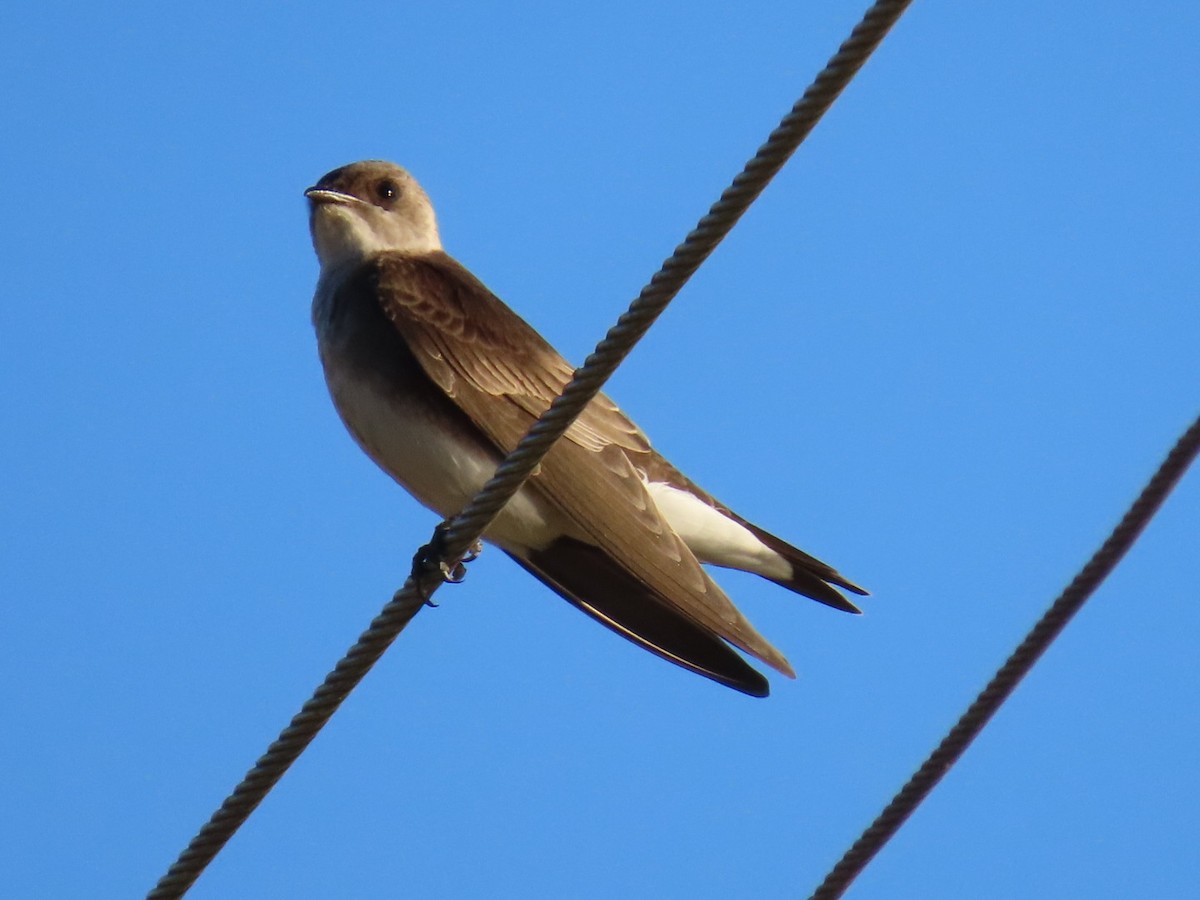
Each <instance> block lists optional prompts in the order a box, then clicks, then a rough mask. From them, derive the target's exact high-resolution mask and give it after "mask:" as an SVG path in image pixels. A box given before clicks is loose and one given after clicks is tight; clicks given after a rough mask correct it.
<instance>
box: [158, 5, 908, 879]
mask: <svg viewBox="0 0 1200 900" xmlns="http://www.w3.org/2000/svg"><path fill="white" fill-rule="evenodd" d="M911 2H912V0H878V2H876V3H875V4H874V5H873V6H872V7H871V8H870V9H869V10H868V11H867V12H866V14H865V15H864V16H863V18H862V20H861V21H860V22H859V23H858V24H857V25H856V26H855V28H854V30H853V31H852V32H851V34H850V37H849V38H847V40H846V41H845V42H844V43H843V44H842V45H841V47H840V48H839V49H838V51H837V53H835V54H834V55H833V56H832V57H831V58H830V60H829V62H828V63H827V64H826V65H825V67H824V69H822V70H821V72H820V73H819V74H818V75H817V77H816V79H815V80H814V81H813V83H812V84H811V85H810V86H809V88H808V89H807V90H806V91H805V92H804V95H803V96H802V97H801V98H800V99H799V100H798V101H796V103H795V105H794V106H793V107H792V109H791V111H790V112H789V113H788V114H787V115H786V116H784V118H783V119H782V121H781V122H780V123H779V125H778V126H777V127H776V128H775V130H774V131H772V132H771V134H770V136H769V137H768V139H767V141H766V143H765V144H763V146H762V147H760V148H759V150H758V152H757V153H756V154H755V155H754V157H753V158H752V159H751V160H750V161H749V162H748V163H747V164H746V166H745V168H744V169H743V170H742V171H741V172H740V173H739V174H738V175H737V177H736V178H734V180H733V183H732V184H731V185H730V186H729V187H728V188H726V189H725V191H724V192H723V193H722V194H721V197H720V199H719V200H717V202H716V203H714V204H713V205H712V207H711V208H710V209H709V211H708V213H707V214H706V215H705V216H704V217H703V218H702V219H701V220H700V221H699V223H698V224H697V225H696V227H695V228H694V229H693V230H692V231H691V232H690V233H689V234H688V236H687V237H686V238H685V239H684V241H683V243H682V244H680V245H679V246H678V247H676V248H675V251H674V253H673V254H672V255H671V256H670V257H669V258H668V259H667V260H666V261H665V262H664V263H663V265H662V268H660V269H659V271H658V272H656V273H655V274H654V276H653V277H652V278H651V279H650V282H649V284H647V285H646V287H644V288H643V289H642V291H641V293H640V294H639V295H638V297H637V299H635V300H634V301H633V303H632V304H631V305H630V307H629V309H628V310H627V311H626V312H625V313H624V314H622V315H621V317H620V318H619V319H618V320H617V324H616V325H614V326H613V327H612V328H611V329H610V330H609V331H608V333H607V335H606V336H605V337H604V339H603V340H602V341H601V342H600V343H599V344H598V345H597V346H596V349H595V351H593V352H592V354H591V355H590V356H589V357H588V358H587V359H586V360H585V361H584V364H583V366H581V367H580V368H579V369H577V370H576V372H575V374H574V376H573V378H572V380H571V382H570V384H568V385H567V387H566V388H565V389H564V390H563V392H562V394H561V396H559V397H558V398H557V399H556V400H555V401H554V402H553V403H552V404H551V405H550V407H549V408H548V409H547V410H546V412H545V413H543V414H542V416H541V417H540V418H539V419H538V421H537V422H536V423H535V424H534V425H533V427H532V428H531V429H530V430H529V433H528V434H527V435H526V436H525V437H524V438H522V440H521V442H520V443H519V444H517V446H516V448H515V449H514V450H513V451H512V452H511V453H509V454H508V456H507V457H506V458H505V459H504V461H503V462H502V463H501V464H500V465H499V466H498V467H497V469H496V473H495V475H493V476H492V478H491V479H490V480H489V481H488V483H487V484H486V485H484V487H483V488H482V490H480V492H479V493H478V494H477V495H476V496H475V498H474V499H472V501H471V502H470V503H469V504H468V505H467V506H466V507H465V508H464V509H463V511H462V512H461V513H459V514H458V515H456V516H455V517H454V518H453V519H451V520H450V522H449V523H448V525H447V526H446V528H445V529H444V530H443V531H442V533H441V535H440V539H438V540H439V542H440V546H441V548H442V553H441V556H442V558H443V560H444V561H445V562H446V564H447V565H448V566H450V567H453V566H455V565H456V564H457V563H459V562H460V561H461V559H462V557H463V555H464V554H465V553H466V552H467V549H468V548H469V547H470V546H471V545H472V544H473V543H475V541H477V540H478V539H479V536H480V535H481V534H482V533H483V531H484V530H485V529H486V528H487V526H488V524H489V523H490V522H491V521H492V520H493V519H494V518H495V517H496V516H497V515H498V514H499V512H500V510H501V509H502V508H503V506H504V504H505V503H507V502H508V501H509V500H510V499H511V498H512V497H513V496H514V495H515V494H516V493H517V491H518V490H520V488H521V485H522V484H524V482H525V480H526V479H527V478H529V476H530V474H531V473H532V472H533V470H534V469H535V468H537V465H538V463H539V462H540V461H541V459H542V458H543V457H544V456H545V455H546V453H547V452H548V451H549V449H550V447H551V446H552V445H553V443H554V442H555V441H556V440H558V438H559V437H561V436H562V434H563V433H564V432H565V431H566V430H567V428H569V427H570V425H571V423H572V422H573V421H574V420H575V418H576V417H577V416H578V415H579V414H580V413H581V412H582V411H583V409H584V407H585V406H587V404H588V403H589V402H590V401H591V399H592V398H593V397H595V396H596V394H598V393H599V392H600V388H601V387H602V386H603V384H604V382H605V381H607V380H608V378H609V376H611V375H612V373H613V372H614V371H615V370H616V368H617V366H618V365H620V363H621V362H622V361H623V360H624V359H625V357H626V356H628V355H629V352H630V351H631V350H632V349H633V346H634V345H635V344H636V343H637V341H638V340H640V339H641V337H642V336H643V335H644V334H645V333H646V331H647V330H648V329H649V328H650V326H651V325H652V324H653V323H654V321H655V320H656V319H657V318H658V316H659V315H660V314H661V313H662V312H663V310H664V309H666V307H667V304H669V303H670V302H671V300H672V299H674V297H675V295H676V294H678V293H679V291H680V290H681V289H682V288H683V286H684V284H686V283H687V281H688V279H690V278H691V277H692V275H693V274H694V273H695V272H696V270H697V269H698V268H699V267H700V265H701V263H703V262H704V261H705V260H706V259H707V258H708V256H709V255H710V254H711V253H712V251H713V250H714V249H715V248H716V246H717V245H718V244H719V243H720V242H721V241H722V240H723V239H724V238H725V236H726V235H727V234H728V233H729V232H730V231H731V230H732V229H733V226H734V225H735V224H737V221H738V220H739V219H740V218H741V216H742V214H743V213H745V211H746V210H747V209H748V208H749V207H750V204H751V203H753V202H754V200H755V199H756V198H757V197H758V196H759V194H761V193H762V191H763V189H764V188H765V187H766V186H767V184H768V183H769V182H770V181H771V179H772V178H774V177H775V175H776V174H777V173H778V172H779V170H780V169H781V168H783V165H784V163H786V162H787V161H788V159H790V158H791V156H792V154H793V153H795V151H796V149H797V148H798V147H799V146H800V144H801V143H802V142H803V141H804V139H805V138H806V137H807V136H808V134H809V132H811V131H812V129H813V127H814V126H815V125H816V124H817V122H818V121H819V120H820V118H821V117H822V116H823V115H824V114H825V112H826V110H828V109H829V107H830V106H831V105H832V104H833V102H834V100H836V99H837V98H838V96H839V95H840V94H841V92H842V91H843V90H844V89H845V88H846V86H847V85H848V84H849V83H850V81H851V80H852V79H853V78H854V76H855V75H856V74H857V73H858V70H859V69H860V68H862V66H863V64H864V63H865V62H866V61H867V59H868V57H870V55H871V53H872V52H873V51H874V50H875V48H876V47H878V46H879V44H880V42H881V41H882V40H883V38H884V37H885V36H886V35H887V33H888V31H889V30H890V29H891V27H892V26H893V25H894V24H895V23H896V21H897V20H898V19H899V18H900V16H901V15H902V14H903V13H904V11H905V10H906V9H907V8H908V6H909V4H910V3H911ZM441 583H442V578H441V577H440V576H439V575H438V574H437V573H436V571H430V572H427V573H425V574H422V575H420V576H419V577H416V578H414V577H411V576H410V577H409V578H408V580H406V581H405V583H404V586H403V587H401V588H400V590H399V591H397V592H396V594H395V595H394V596H393V597H392V599H391V600H390V601H389V602H388V603H387V604H386V605H385V606H384V607H383V609H382V610H381V611H380V613H379V615H378V616H376V617H375V619H374V620H372V622H371V624H370V626H369V627H368V628H367V630H366V631H364V632H363V634H362V635H361V636H360V637H359V639H358V641H357V642H356V643H355V644H354V646H353V647H351V648H350V650H349V651H347V653H346V655H345V656H344V657H343V658H342V659H341V660H340V661H339V662H338V664H337V665H336V666H335V667H334V669H333V671H332V672H330V673H329V675H327V676H326V678H325V680H324V682H323V683H322V684H321V685H320V687H318V688H317V689H316V691H315V692H314V693H313V695H312V697H311V698H310V699H309V700H308V701H307V702H305V704H304V705H303V707H301V710H300V712H299V713H297V714H296V716H295V717H294V718H293V719H292V720H291V722H290V723H289V724H288V726H287V727H286V728H285V729H284V730H283V731H282V732H281V733H280V735H279V737H278V738H277V739H276V740H275V741H274V742H272V743H271V745H270V746H269V747H268V748H267V751H266V752H265V753H264V754H263V755H262V756H260V757H259V759H258V761H257V762H255V764H254V766H253V767H252V768H251V769H250V771H249V772H247V774H246V776H245V777H244V778H243V779H242V781H241V782H240V783H239V784H238V785H237V786H236V787H235V788H234V790H233V792H232V793H231V794H230V795H229V796H228V797H227V798H226V799H225V801H224V802H223V803H222V804H221V806H220V808H219V809H218V810H217V811H216V812H215V813H213V815H212V817H211V818H210V819H209V821H208V822H207V823H206V824H205V825H204V826H203V827H202V828H201V829H200V831H199V832H198V833H197V834H196V836H195V837H194V838H192V840H191V842H190V843H189V844H188V845H187V847H186V848H185V849H184V850H183V852H182V853H181V854H180V855H179V858H178V859H177V860H176V861H175V863H174V864H172V866H171V867H170V869H168V871H167V873H166V874H165V875H163V877H162V878H161V879H160V880H159V882H158V884H157V885H156V886H155V887H154V888H153V889H152V890H151V891H150V893H149V894H148V895H147V896H148V898H150V900H168V898H176V897H182V896H183V894H184V893H186V892H187V890H188V889H189V888H190V887H191V886H192V884H193V883H195V881H196V879H197V878H199V877H200V874H201V873H202V872H203V871H204V869H205V868H207V866H208V864H209V863H210V862H212V860H213V859H214V858H215V857H216V855H217V854H218V853H219V852H220V851H221V848H223V847H224V846H225V844H226V843H227V842H228V841H229V839H230V838H231V837H232V836H233V835H234V833H235V832H236V831H237V830H238V828H240V827H241V826H242V824H243V823H244V822H245V821H246V819H248V818H249V816H250V814H251V813H252V812H253V811H254V810H255V809H256V808H257V807H258V805H259V804H260V803H261V802H262V801H263V799H264V798H265V797H266V795H267V793H269V792H270V790H271V788H273V787H274V786H275V784H276V783H277V782H278V781H279V779H280V778H282V777H283V774H284V773H285V772H286V771H287V770H288V769H289V768H290V767H291V765H292V764H293V763H294V762H295V761H296V760H297V759H298V758H299V757H300V754H301V753H303V752H304V749H305V748H306V747H307V746H308V745H309V744H310V743H311V742H312V740H313V739H314V738H315V737H316V735H317V733H318V732H319V731H320V730H321V728H323V727H324V725H325V723H326V722H328V721H329V719H330V718H331V717H332V716H333V714H334V713H335V712H336V711H337V709H338V707H339V706H340V705H341V703H342V701H343V700H344V699H345V698H346V696H347V695H349V693H350V691H352V690H353V689H354V687H355V686H356V685H357V684H358V683H359V682H360V681H361V680H362V679H363V678H364V677H365V676H366V674H367V672H368V671H370V669H371V667H372V666H374V665H375V663H376V662H377V661H378V660H379V658H380V657H381V656H382V655H383V653H384V652H385V651H386V650H387V648H388V647H389V646H391V644H392V642H393V641H394V640H395V639H396V638H397V637H398V636H399V634H400V632H401V631H402V630H403V629H404V627H405V626H406V625H407V624H408V623H409V621H410V620H411V619H412V618H413V616H415V615H416V614H417V612H418V611H419V610H420V609H421V607H422V605H424V603H425V602H426V600H427V599H428V598H429V597H430V596H432V594H433V593H434V591H436V590H437V588H438V587H439V586H440V585H441Z"/></svg>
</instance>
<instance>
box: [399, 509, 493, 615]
mask: <svg viewBox="0 0 1200 900" xmlns="http://www.w3.org/2000/svg"><path fill="white" fill-rule="evenodd" d="M448 529H449V523H447V522H442V523H441V524H440V525H438V526H437V528H435V529H434V530H433V540H431V541H430V542H429V543H428V544H425V545H424V546H423V547H421V548H420V549H419V550H417V552H416V553H414V554H413V560H412V579H413V581H414V582H416V585H417V592H418V593H419V594H420V596H421V599H422V600H423V601H424V602H425V605H426V606H437V604H436V603H434V602H433V598H432V597H427V596H425V588H424V586H423V585H424V582H425V579H426V578H427V577H428V576H430V575H432V574H434V573H436V574H437V575H438V576H439V577H440V578H441V579H442V581H444V582H445V583H447V584H461V583H462V582H463V580H464V579H465V578H466V577H467V563H470V562H474V561H475V560H476V559H478V557H479V554H480V553H482V552H483V543H482V542H480V541H475V543H473V544H472V545H471V546H470V547H468V548H467V552H466V553H464V554H463V558H462V559H461V560H459V561H458V562H457V563H455V564H454V565H453V566H451V565H450V564H449V563H447V562H446V559H445V556H446V532H447V530H448Z"/></svg>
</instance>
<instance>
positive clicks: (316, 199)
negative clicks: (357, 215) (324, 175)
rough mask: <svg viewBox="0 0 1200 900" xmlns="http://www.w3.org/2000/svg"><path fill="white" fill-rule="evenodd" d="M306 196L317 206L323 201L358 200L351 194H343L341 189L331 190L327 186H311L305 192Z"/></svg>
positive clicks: (346, 201)
mask: <svg viewBox="0 0 1200 900" xmlns="http://www.w3.org/2000/svg"><path fill="white" fill-rule="evenodd" d="M304 196H305V197H307V198H308V202H309V203H311V204H313V206H316V205H318V204H321V203H354V202H355V201H357V200H358V198H357V197H353V196H351V195H350V194H343V193H342V192H341V191H330V190H326V189H325V188H319V187H310V188H309V189H308V190H306V191H305V192H304Z"/></svg>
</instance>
